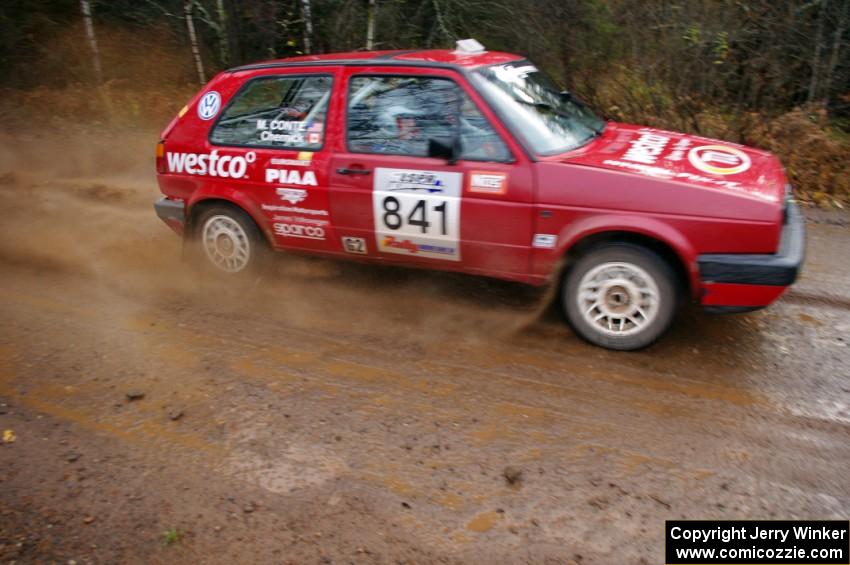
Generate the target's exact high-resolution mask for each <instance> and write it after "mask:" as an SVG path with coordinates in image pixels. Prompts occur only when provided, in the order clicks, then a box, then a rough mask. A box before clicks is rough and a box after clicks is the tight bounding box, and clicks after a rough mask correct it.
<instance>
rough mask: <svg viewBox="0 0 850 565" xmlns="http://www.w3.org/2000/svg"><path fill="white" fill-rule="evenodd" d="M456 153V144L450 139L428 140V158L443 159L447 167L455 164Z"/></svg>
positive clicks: (457, 153)
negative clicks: (446, 162) (447, 164)
mask: <svg viewBox="0 0 850 565" xmlns="http://www.w3.org/2000/svg"><path fill="white" fill-rule="evenodd" d="M459 153H460V151H458V144H457V142H456V141H455V140H454V139H452V138H450V137H432V138H430V139H428V156H429V157H435V158H437V159H445V160H446V161H448V162H449V165H454V164H455V163H457V158H458V155H459Z"/></svg>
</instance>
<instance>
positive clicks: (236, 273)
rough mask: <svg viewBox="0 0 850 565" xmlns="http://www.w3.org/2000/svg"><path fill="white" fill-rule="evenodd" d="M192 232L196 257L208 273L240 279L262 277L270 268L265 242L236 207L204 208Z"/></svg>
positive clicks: (253, 224)
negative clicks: (229, 251)
mask: <svg viewBox="0 0 850 565" xmlns="http://www.w3.org/2000/svg"><path fill="white" fill-rule="evenodd" d="M193 231H194V233H193V234H192V235H193V237H192V244H193V245H192V247H193V248H194V255H195V256H196V257H197V260H198V262H199V263H201V264H203V265H204V267H205V268H206V270H208V271H212V272H215V273H217V274H220V275H222V276H228V277H238V278H241V277H246V276H251V275H256V274H259V273H260V271H261V270H262V268H264V267H265V266H266V265H267V264H268V258H269V247H268V244H267V243H266V240H265V238H263V236H262V234H261V233H260V230H259V228H258V227H257V224H255V223H254V220H253V219H251V216H249V215H248V214H247V213H246V212H245V211H244V210H241V209H239V208H237V207H235V206H227V205H221V204H216V205H213V206H209V207H205V208H204V209H202V210H201V211H200V213H199V214H198V217H197V218H196V220H195V222H194V230H193ZM216 233H218V235H216ZM228 241H229V242H230V246H231V250H232V251H231V254H230V255H228Z"/></svg>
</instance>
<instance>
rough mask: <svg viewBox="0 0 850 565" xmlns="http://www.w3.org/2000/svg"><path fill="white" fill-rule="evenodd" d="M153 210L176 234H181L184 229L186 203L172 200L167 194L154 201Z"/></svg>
mask: <svg viewBox="0 0 850 565" xmlns="http://www.w3.org/2000/svg"><path fill="white" fill-rule="evenodd" d="M153 207H154V210H156V215H157V216H159V219H160V220H162V221H163V222H165V223H166V225H168V227H170V228H171V229H172V230H174V232H175V233H176V234H177V235H181V236H182V235H183V232H184V231H185V229H186V203H185V202H183V201H182V200H172V199H171V198H168V197H167V196H165V197H163V198H160V199H159V200H157V201H156V202H154V205H153Z"/></svg>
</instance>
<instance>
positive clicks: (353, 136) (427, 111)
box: [346, 76, 512, 161]
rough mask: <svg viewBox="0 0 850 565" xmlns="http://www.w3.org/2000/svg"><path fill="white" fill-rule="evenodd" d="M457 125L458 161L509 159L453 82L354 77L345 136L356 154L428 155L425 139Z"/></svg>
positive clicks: (444, 133) (449, 131)
mask: <svg viewBox="0 0 850 565" xmlns="http://www.w3.org/2000/svg"><path fill="white" fill-rule="evenodd" d="M458 128H459V132H458V133H459V135H460V145H461V155H460V158H461V159H467V160H473V161H510V160H511V158H512V156H511V153H510V150H509V149H508V148H507V146H505V144H504V142H503V141H502V140H501V138H500V137H499V134H497V133H496V131H495V130H494V129H493V127H492V126H491V125H490V124H489V123H488V122H487V119H486V118H485V117H484V116H483V115H482V114H481V112H480V111H479V110H478V108H477V107H476V106H475V104H474V103H473V102H472V100H471V99H470V98H469V97H468V96H467V95H466V93H464V92H463V90H461V88H460V87H459V86H458V85H457V83H455V82H454V81H453V80H450V79H445V78H436V77H435V78H431V77H420V76H356V77H352V79H351V83H350V88H349V98H348V120H347V131H346V136H347V140H348V148H349V150H350V151H353V152H356V153H380V154H388V155H410V156H414V157H426V156H427V155H428V140H429V139H432V138H437V139H444V140H445V139H450V138H451V137H452V136H453V135H454V134H455V132H456V131H457V129H458Z"/></svg>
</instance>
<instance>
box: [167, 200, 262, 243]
mask: <svg viewBox="0 0 850 565" xmlns="http://www.w3.org/2000/svg"><path fill="white" fill-rule="evenodd" d="M213 206H224V207H227V208H232V209H234V210H238V211H240V212H243V213H244V214H247V215H248V217H249V218H251V221H252V222H254V225H255V226H257V229H258V230H259V231H260V233H261V234H263V238H264V239H265V241H266V243H267V244H269V246H273V242H274V240H273V238H272V236H271V234H270V233H269V231H268V230H267V229H266V226H265V225H264V223H263V222H261V221H260V220H259V218H261V217H262V215H261V214H260V213H259V210H256V209H254V208H255V207H253V206H250V205H247V206H246V205H245V204H243V203H242V202H238V201H235V200H231V199H228V198H222V197H221V196H213V195H209V196H201V197H199V198H196V199H193V200H192V201H191V202H190V203H189V206H188V210H187V212H186V229H185V231H184V237H186V238H193V237H195V232H196V230H197V227H198V226H197V221H198V218H200V216H201V214H202V213H203V212H204V210H206V209H208V208H211V207H213Z"/></svg>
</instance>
